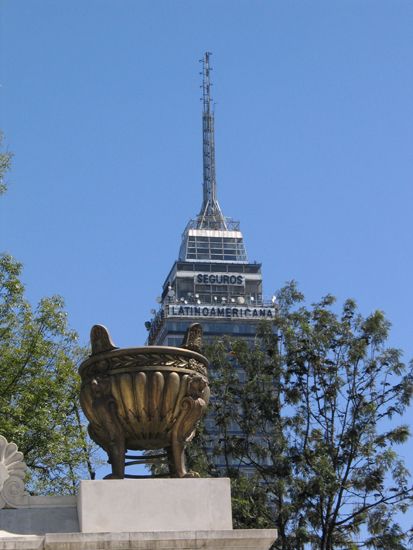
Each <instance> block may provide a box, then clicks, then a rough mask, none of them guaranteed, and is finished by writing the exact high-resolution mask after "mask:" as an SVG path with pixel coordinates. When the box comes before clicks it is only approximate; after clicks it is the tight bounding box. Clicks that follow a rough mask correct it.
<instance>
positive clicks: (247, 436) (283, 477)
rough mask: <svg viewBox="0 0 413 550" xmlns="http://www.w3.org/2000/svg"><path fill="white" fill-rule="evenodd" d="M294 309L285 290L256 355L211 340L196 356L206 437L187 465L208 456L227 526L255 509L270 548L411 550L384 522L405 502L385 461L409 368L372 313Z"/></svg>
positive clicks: (397, 428)
mask: <svg viewBox="0 0 413 550" xmlns="http://www.w3.org/2000/svg"><path fill="white" fill-rule="evenodd" d="M302 301H303V296H302V295H301V293H300V292H299V291H298V290H297V288H296V286H295V284H293V283H291V284H289V285H287V286H286V287H285V288H284V289H282V290H281V291H280V293H279V294H278V309H277V314H276V318H275V321H274V325H272V326H269V325H263V326H262V327H261V329H260V331H259V335H258V336H259V340H258V341H257V346H256V347H255V348H253V349H251V348H248V346H247V345H246V343H245V342H243V341H233V342H230V341H219V342H216V343H215V344H213V345H212V346H211V347H210V348H209V349H208V350H207V351H206V354H207V355H208V356H209V358H210V360H211V362H212V364H213V368H212V373H211V375H212V379H213V380H212V386H213V387H212V392H213V394H214V395H215V399H214V401H213V404H212V408H213V417H214V423H215V429H214V430H212V432H215V433H210V434H208V433H207V430H206V431H205V432H204V433H203V434H202V433H201V437H200V438H198V443H197V448H196V449H194V451H193V452H192V459H193V460H195V461H197V458H198V457H199V455H200V454H201V453H200V449H201V448H202V447H204V448H211V446H213V447H214V449H213V453H214V454H215V456H217V455H219V456H221V457H222V458H221V463H222V462H224V464H225V471H223V470H222V469H221V470H220V471H219V472H218V473H219V474H220V475H229V476H230V477H232V479H233V491H234V496H235V499H234V502H235V506H234V511H235V520H236V523H237V526H239V527H242V526H250V525H251V524H252V515H253V514H254V507H256V509H255V517H256V518H259V522H260V525H261V526H270V525H271V526H274V524H275V526H276V527H277V528H278V532H279V540H278V542H277V543H276V544H275V546H274V548H277V549H280V550H281V549H282V550H293V549H294V550H300V549H304V548H310V547H311V548H317V549H320V550H332V549H333V548H334V549H335V550H338V549H348V550H350V549H355V548H363V547H364V548H374V549H378V548H383V549H384V548H386V549H407V548H408V547H409V548H410V547H411V546H410V545H409V544H411V541H410V543H409V541H408V535H407V534H406V533H403V531H402V530H401V528H400V527H399V526H398V525H397V523H396V522H395V515H396V514H397V513H399V512H404V511H406V509H407V507H408V506H409V504H411V501H412V497H413V491H412V486H411V483H410V482H409V473H408V472H407V470H406V468H405V466H404V464H403V461H402V460H401V459H400V458H399V457H398V454H397V451H396V446H397V445H399V444H401V443H404V442H405V441H406V440H407V438H408V437H409V430H408V427H407V426H406V425H403V424H398V423H397V419H398V418H399V417H400V416H401V415H402V414H403V413H404V412H405V410H406V408H407V407H408V405H409V403H410V401H411V397H412V393H413V374H412V364H410V366H407V365H406V364H404V363H403V362H402V353H401V351H400V350H397V349H393V348H389V347H386V341H387V338H388V333H389V328H390V324H389V322H388V321H387V320H386V319H385V317H384V314H383V313H382V312H380V311H376V312H374V313H373V314H372V315H370V316H368V317H363V316H362V315H361V314H360V313H359V312H358V311H357V307H356V304H355V302H354V301H353V300H347V301H346V302H345V304H344V306H343V308H342V311H341V312H340V313H337V312H336V311H335V309H334V298H333V297H332V296H326V297H325V298H324V299H322V300H321V301H320V302H319V303H317V304H314V305H313V306H311V307H305V306H300V302H302ZM207 425H208V422H207ZM234 427H237V428H238V433H236V432H237V430H234ZM240 433H241V434H242V435H240ZM245 468H248V469H249V472H250V473H249V476H245V475H243V471H245ZM206 470H208V471H209V472H213V468H212V466H211V464H209V466H208V467H207V468H206ZM204 471H205V470H204ZM252 473H253V475H252ZM251 495H254V498H253V499H252V500H251ZM251 514H252V515H251ZM407 545H409V546H407Z"/></svg>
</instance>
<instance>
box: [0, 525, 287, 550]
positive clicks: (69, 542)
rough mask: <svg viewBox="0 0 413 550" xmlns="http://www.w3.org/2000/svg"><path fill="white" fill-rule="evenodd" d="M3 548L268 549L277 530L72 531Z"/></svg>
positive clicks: (1, 544) (13, 541) (1, 543)
mask: <svg viewBox="0 0 413 550" xmlns="http://www.w3.org/2000/svg"><path fill="white" fill-rule="evenodd" d="M3 537H4V532H3V533H2V532H1V531H0V550H102V548H105V550H160V549H162V550H199V549H205V548H206V549H208V550H225V549H226V548H230V549H232V550H268V549H269V548H270V546H271V545H272V543H273V542H274V541H275V540H276V537H277V532H276V530H275V529H236V530H234V531H233V530H229V531H198V532H194V531H190V532H166V533H70V534H64V533H62V534H49V535H45V536H43V537H40V536H39V537H36V536H27V537H21V536H20V537H9V538H3Z"/></svg>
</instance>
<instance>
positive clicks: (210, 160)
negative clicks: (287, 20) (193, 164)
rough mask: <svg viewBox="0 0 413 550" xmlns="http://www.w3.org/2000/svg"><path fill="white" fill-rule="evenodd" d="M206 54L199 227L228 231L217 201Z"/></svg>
mask: <svg viewBox="0 0 413 550" xmlns="http://www.w3.org/2000/svg"><path fill="white" fill-rule="evenodd" d="M210 55H211V53H210V52H205V54H204V57H203V59H202V60H201V62H202V105H203V109H202V145H203V155H202V156H203V176H204V180H203V202H202V207H201V212H200V213H199V216H198V226H199V227H200V228H209V229H224V230H225V229H227V226H226V222H225V218H224V216H223V214H222V212H221V208H220V206H219V204H218V200H217V194H216V193H217V191H216V188H217V184H216V175H215V132H214V111H213V108H212V98H211V86H212V84H211V78H210V72H211V70H212V69H211V67H210V64H209V57H210Z"/></svg>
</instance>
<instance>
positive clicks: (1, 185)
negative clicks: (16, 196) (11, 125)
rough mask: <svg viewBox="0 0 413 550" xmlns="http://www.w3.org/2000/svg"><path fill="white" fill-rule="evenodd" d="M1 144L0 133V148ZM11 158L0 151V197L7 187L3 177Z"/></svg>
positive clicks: (6, 152) (0, 137) (8, 167)
mask: <svg viewBox="0 0 413 550" xmlns="http://www.w3.org/2000/svg"><path fill="white" fill-rule="evenodd" d="M2 143H3V133H2V132H1V131H0V147H1V146H2ZM11 158H12V154H11V153H9V152H8V151H2V152H0V195H2V194H3V193H4V192H5V191H6V189H7V186H6V184H5V182H4V175H5V173H6V172H7V170H9V169H10V164H11Z"/></svg>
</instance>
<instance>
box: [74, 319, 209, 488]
mask: <svg viewBox="0 0 413 550" xmlns="http://www.w3.org/2000/svg"><path fill="white" fill-rule="evenodd" d="M91 344H92V354H91V355H90V356H89V357H88V359H86V360H85V361H83V363H82V364H81V365H80V367H79V374H80V376H81V379H82V385H81V390H80V404H81V406H82V409H83V411H84V413H85V415H86V417H87V419H88V420H89V426H88V431H89V435H90V437H91V438H92V439H93V440H94V441H95V442H96V443H97V444H98V445H100V446H101V447H102V448H103V449H104V450H105V451H106V452H107V454H108V457H109V463H110V464H111V466H112V473H111V474H110V475H109V476H106V477H107V478H113V479H123V478H124V477H139V476H131V475H126V474H125V458H135V459H137V460H136V461H134V462H130V463H127V465H128V464H136V463H139V462H145V461H146V462H149V461H151V459H150V457H148V460H145V457H143V458H142V457H138V456H136V457H130V456H128V455H127V454H126V453H127V451H128V450H132V451H133V450H134V451H137V450H155V449H165V451H166V452H165V454H164V455H162V456H164V457H165V458H166V461H167V463H168V465H169V474H170V476H171V477H195V476H197V475H198V474H196V472H188V471H187V470H186V466H185V455H184V450H185V446H186V444H187V443H188V442H189V441H190V440H191V439H192V438H193V436H194V434H195V427H196V424H197V422H198V421H199V419H200V418H201V416H202V415H203V413H204V412H205V409H206V407H207V404H208V401H209V395H210V391H209V386H208V376H207V368H208V360H207V359H206V358H205V357H204V356H203V355H201V354H200V353H199V350H200V347H201V345H202V328H201V326H200V325H199V324H194V325H192V326H191V327H190V328H189V329H188V331H187V333H186V336H185V338H184V341H183V343H182V347H181V348H175V347H169V346H145V347H139V348H124V349H119V348H117V347H116V346H115V345H114V344H113V342H112V340H111V338H110V335H109V332H108V331H107V329H106V328H105V327H104V326H102V325H95V326H94V327H93V328H92V330H91Z"/></svg>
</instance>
